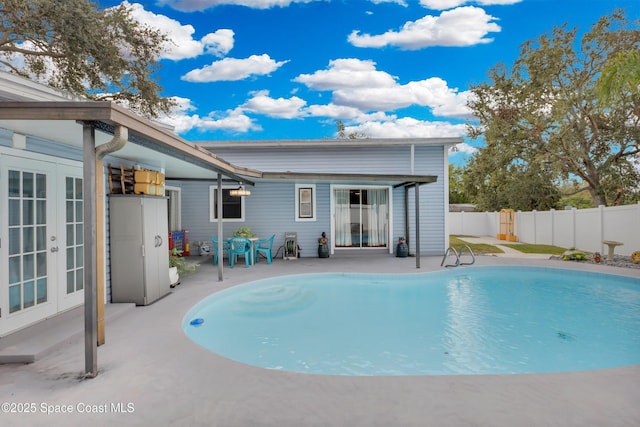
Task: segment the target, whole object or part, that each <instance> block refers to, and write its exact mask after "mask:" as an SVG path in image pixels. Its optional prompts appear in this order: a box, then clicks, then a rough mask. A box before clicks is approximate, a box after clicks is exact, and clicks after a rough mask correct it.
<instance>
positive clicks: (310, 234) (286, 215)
mask: <svg viewBox="0 0 640 427" xmlns="http://www.w3.org/2000/svg"><path fill="white" fill-rule="evenodd" d="M211 150H212V151H213V152H214V153H215V154H216V155H217V156H220V157H222V158H224V159H225V160H227V161H230V162H232V163H235V164H238V165H242V166H246V167H250V168H255V169H259V170H262V171H270V172H282V171H291V172H318V173H331V172H336V173H345V172H346V173H367V174H411V173H414V174H420V175H436V176H438V181H437V182H435V183H431V184H425V185H422V186H421V187H420V205H421V206H422V209H421V212H420V229H421V231H420V240H421V248H420V251H421V254H422V255H438V254H441V253H443V252H444V249H445V241H446V240H445V234H446V233H445V231H444V230H445V220H446V217H445V208H444V206H446V199H445V197H446V194H445V181H446V179H445V178H444V177H445V175H444V173H445V170H446V168H445V161H446V159H445V157H444V156H445V155H446V149H445V148H444V147H443V146H442V145H432V146H415V147H414V152H413V155H412V152H411V147H410V146H409V145H397V146H383V147H370V146H367V147H336V146H331V147H322V146H316V147H313V148H295V147H288V148H286V149H285V148H273V147H272V148H257V149H256V148H255V147H252V148H251V149H246V148H243V147H242V145H241V144H240V143H239V144H238V147H237V148H236V147H234V148H216V147H215V146H214V147H212V148H211ZM412 157H413V159H414V165H413V168H412V166H411V159H412ZM295 184H296V182H293V181H285V180H283V181H270V182H257V183H256V185H255V187H250V189H251V191H252V194H251V196H250V197H246V198H245V199H244V202H245V203H246V204H245V220H244V221H243V222H227V221H225V222H224V225H223V234H224V237H228V236H230V235H231V233H232V232H233V230H235V229H236V228H238V227H243V226H250V227H251V230H252V231H253V232H254V233H256V234H257V235H258V236H259V237H260V238H267V237H270V236H271V235H272V234H274V233H275V235H276V237H275V240H274V247H273V249H274V252H275V251H277V250H278V248H280V246H282V244H283V242H284V233H285V232H296V233H297V234H298V244H299V246H300V248H301V256H317V239H318V237H320V234H321V233H322V232H323V231H324V232H326V233H327V234H328V235H330V231H331V217H330V215H331V205H330V199H331V195H330V192H331V184H330V183H329V182H315V183H314V184H315V186H316V187H315V188H316V220H315V221H305V222H296V221H295ZM335 184H338V183H337V182H336V183H335ZM339 184H340V185H353V186H354V187H357V186H365V187H366V186H377V185H385V186H387V185H388V184H386V183H379V182H370V181H369V182H355V181H354V182H340V183H339ZM167 185H171V186H176V187H181V188H182V227H183V228H184V229H186V230H188V231H189V241H190V242H191V244H192V246H193V245H194V244H195V243H197V242H199V241H205V242H209V241H210V238H211V235H216V234H217V222H210V220H209V211H210V203H211V202H210V197H209V187H210V186H216V182H215V181H211V182H203V181H167ZM408 196H409V227H410V230H411V233H410V235H409V236H408V237H409V245H410V249H411V250H412V251H414V252H415V204H414V190H413V189H411V190H409V193H408ZM404 199H405V190H404V189H403V188H396V189H393V190H392V212H391V217H392V223H391V224H390V226H391V228H392V235H391V236H390V241H389V245H390V248H391V249H395V244H396V242H397V239H398V237H400V236H405V234H406V226H405V225H406V224H405V214H404V209H405V201H404ZM278 255H281V252H280V253H279V254H278Z"/></svg>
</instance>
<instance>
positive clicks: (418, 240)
mask: <svg viewBox="0 0 640 427" xmlns="http://www.w3.org/2000/svg"><path fill="white" fill-rule="evenodd" d="M415 191H416V195H415V199H416V200H415V203H416V268H420V185H418V183H417V182H416V183H415Z"/></svg>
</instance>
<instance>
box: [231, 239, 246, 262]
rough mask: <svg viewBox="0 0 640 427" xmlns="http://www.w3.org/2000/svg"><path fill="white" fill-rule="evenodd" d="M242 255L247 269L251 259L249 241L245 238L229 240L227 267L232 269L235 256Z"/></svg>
mask: <svg viewBox="0 0 640 427" xmlns="http://www.w3.org/2000/svg"><path fill="white" fill-rule="evenodd" d="M238 255H244V264H245V267H247V268H249V262H250V259H249V258H250V257H251V240H249V239H247V238H245V237H232V238H231V239H229V266H230V267H231V268H233V265H234V264H235V262H236V256H238Z"/></svg>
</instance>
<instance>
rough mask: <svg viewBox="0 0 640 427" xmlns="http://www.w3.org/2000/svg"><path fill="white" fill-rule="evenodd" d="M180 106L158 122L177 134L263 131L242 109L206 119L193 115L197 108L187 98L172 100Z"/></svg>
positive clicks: (212, 115) (211, 115)
mask: <svg viewBox="0 0 640 427" xmlns="http://www.w3.org/2000/svg"><path fill="white" fill-rule="evenodd" d="M172 99H173V100H174V101H176V103H177V104H178V105H177V106H176V107H175V108H174V109H173V111H171V112H170V113H169V114H168V115H165V116H162V117H159V118H158V119H157V121H158V122H160V123H164V124H166V125H169V126H172V127H173V128H174V132H176V133H177V134H184V133H186V132H189V131H191V130H193V129H198V130H201V131H205V130H221V131H228V132H234V133H246V132H249V131H251V130H261V128H260V126H258V125H256V124H255V123H254V122H253V120H252V119H251V118H250V117H248V116H247V115H246V114H244V112H243V111H242V110H241V109H238V108H236V109H234V110H227V111H225V112H213V113H211V114H209V115H208V116H205V117H200V116H199V115H198V114H193V115H191V114H190V113H191V112H192V111H195V110H196V107H195V106H194V105H193V104H192V103H191V101H190V100H189V99H187V98H179V97H173V98H172Z"/></svg>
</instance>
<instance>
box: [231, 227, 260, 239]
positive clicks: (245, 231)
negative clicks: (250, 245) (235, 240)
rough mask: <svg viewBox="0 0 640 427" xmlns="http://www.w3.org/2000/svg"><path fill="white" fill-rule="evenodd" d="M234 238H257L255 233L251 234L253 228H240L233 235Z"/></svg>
mask: <svg viewBox="0 0 640 427" xmlns="http://www.w3.org/2000/svg"><path fill="white" fill-rule="evenodd" d="M232 235H233V237H246V238H247V239H249V238H251V237H255V233H252V232H251V227H249V226H248V225H247V226H246V227H240V228H238V229H236V230H235V231H234V232H233V233H232Z"/></svg>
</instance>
